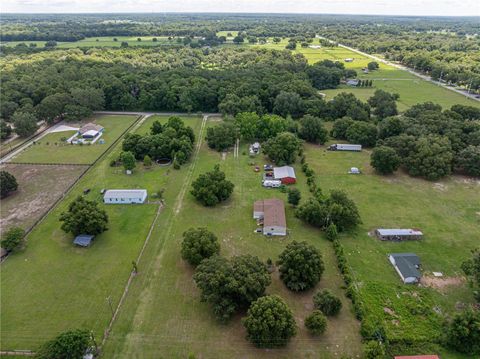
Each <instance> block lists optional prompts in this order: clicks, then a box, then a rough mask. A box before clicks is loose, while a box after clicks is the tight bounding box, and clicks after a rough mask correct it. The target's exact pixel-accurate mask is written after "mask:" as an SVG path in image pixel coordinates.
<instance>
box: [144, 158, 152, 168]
mask: <svg viewBox="0 0 480 359" xmlns="http://www.w3.org/2000/svg"><path fill="white" fill-rule="evenodd" d="M143 165H144V166H145V167H152V159H151V158H150V156H149V155H145V157H143Z"/></svg>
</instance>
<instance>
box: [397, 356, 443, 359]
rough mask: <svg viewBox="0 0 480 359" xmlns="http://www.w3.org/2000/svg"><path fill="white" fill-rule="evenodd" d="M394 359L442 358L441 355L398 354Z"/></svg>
mask: <svg viewBox="0 0 480 359" xmlns="http://www.w3.org/2000/svg"><path fill="white" fill-rule="evenodd" d="M394 359H440V357H439V356H438V355H401V356H398V355H397V356H395V357H394Z"/></svg>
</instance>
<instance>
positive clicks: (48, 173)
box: [0, 164, 86, 231]
mask: <svg viewBox="0 0 480 359" xmlns="http://www.w3.org/2000/svg"><path fill="white" fill-rule="evenodd" d="M1 169H2V170H5V171H8V172H10V173H11V174H13V175H14V176H15V178H16V179H17V182H18V190H17V191H16V192H15V193H13V194H11V195H10V196H8V197H7V198H4V199H2V205H1V206H0V213H1V215H0V228H1V230H2V231H3V230H5V229H7V228H9V227H11V226H20V227H22V228H24V229H27V228H30V227H31V226H32V225H33V224H34V223H35V221H37V220H38V219H39V218H40V217H41V216H42V215H43V214H44V213H45V212H46V211H47V210H48V208H49V207H50V206H51V205H52V204H53V203H54V202H55V201H56V200H57V199H58V198H59V197H60V196H61V195H62V194H63V193H64V191H65V190H66V189H67V188H68V187H69V186H70V185H71V184H72V183H73V182H74V181H75V180H76V179H77V178H78V177H79V176H80V175H81V174H82V173H83V171H85V169H86V166H63V165H60V166H35V165H14V164H6V165H3V166H1Z"/></svg>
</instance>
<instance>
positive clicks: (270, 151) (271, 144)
mask: <svg viewBox="0 0 480 359" xmlns="http://www.w3.org/2000/svg"><path fill="white" fill-rule="evenodd" d="M300 147H301V142H300V140H299V139H298V138H297V136H295V135H294V134H293V133H290V132H282V133H279V134H278V135H277V136H275V137H274V138H271V139H269V140H268V141H267V142H265V144H264V145H263V151H264V152H265V154H266V155H267V156H268V157H269V158H270V159H271V160H272V161H275V163H276V164H277V165H279V166H283V165H288V164H291V163H293V162H295V159H296V158H297V154H298V151H299V150H300Z"/></svg>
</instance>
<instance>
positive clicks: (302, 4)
mask: <svg viewBox="0 0 480 359" xmlns="http://www.w3.org/2000/svg"><path fill="white" fill-rule="evenodd" d="M0 11H1V12H2V13H7V12H10V13H12V12H14V13H101V12H108V13H112V12H127V13H131V12H158V13H163V12H242V13H318V14H376V15H424V16H480V0H177V1H172V0H1V5H0Z"/></svg>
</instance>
